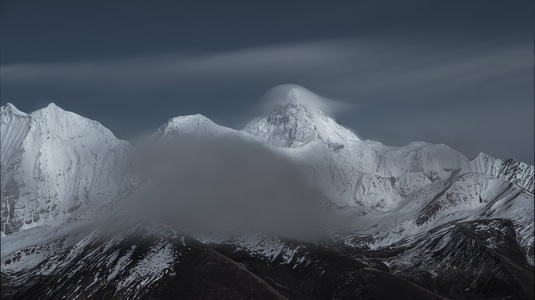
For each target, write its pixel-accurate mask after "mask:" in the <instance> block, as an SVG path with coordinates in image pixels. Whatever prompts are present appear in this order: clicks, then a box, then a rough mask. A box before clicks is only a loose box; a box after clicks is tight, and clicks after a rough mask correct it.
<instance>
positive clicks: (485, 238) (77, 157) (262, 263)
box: [0, 85, 535, 299]
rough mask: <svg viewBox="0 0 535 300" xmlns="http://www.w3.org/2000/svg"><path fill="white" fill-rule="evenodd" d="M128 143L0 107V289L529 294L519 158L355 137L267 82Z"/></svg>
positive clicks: (70, 117)
mask: <svg viewBox="0 0 535 300" xmlns="http://www.w3.org/2000/svg"><path fill="white" fill-rule="evenodd" d="M267 95H268V97H267V98H268V99H267V100H266V101H267V103H269V104H270V109H269V112H268V113H267V114H266V115H263V116H260V117H259V118H257V119H254V120H253V121H251V122H250V123H249V124H248V125H247V126H245V128H243V129H242V130H235V129H231V128H227V127H223V126H220V125H217V124H215V123H214V122H212V121H211V120H209V119H208V118H206V117H204V116H202V115H191V116H181V117H177V118H173V119H171V120H169V121H168V122H167V123H165V124H164V125H162V126H161V127H160V128H158V129H157V130H156V132H154V133H153V134H152V135H151V136H149V137H145V138H144V139H143V140H142V141H141V142H139V143H137V144H136V145H132V144H130V143H129V142H126V141H122V140H119V139H117V138H116V137H115V136H114V135H113V133H112V132H111V131H110V130H108V129H106V128H105V127H104V126H102V125H101V124H100V123H98V122H96V121H92V120H89V119H86V118H84V117H82V116H79V115H77V114H75V113H72V112H68V111H65V110H63V109H61V108H59V107H57V106H56V105H54V104H50V105H48V106H47V107H45V108H43V109H40V110H37V111H35V112H33V113H30V114H27V113H24V112H21V111H19V110H18V109H17V108H16V107H15V106H13V105H12V104H7V105H5V106H2V107H1V124H0V125H1V127H0V129H1V180H2V181H1V188H2V193H1V214H2V218H1V234H2V252H1V275H2V286H1V287H2V294H1V296H2V299H4V298H5V299H76V298H80V299H94V298H96V299H101V298H106V299H110V298H121V299H174V298H181V299H198V298H201V299H213V298H217V299H346V298H351V299H354V298H359V299H360V298H362V299H393V298H396V299H532V298H533V296H534V295H533V289H534V278H533V271H534V251H535V250H534V249H535V248H534V220H533V214H534V199H533V193H534V190H535V188H534V167H533V166H531V165H528V164H525V163H522V162H518V161H515V160H513V159H508V160H501V159H498V158H493V157H490V156H488V155H486V154H484V153H480V154H479V155H478V156H476V157H475V158H473V159H472V160H470V159H468V158H467V157H465V156H464V155H463V154H461V153H459V152H458V151H455V150H453V149H451V148H449V147H448V146H446V145H442V144H439V145H436V144H429V143H425V142H413V143H410V144H408V145H406V146H403V147H392V146H386V145H383V144H381V143H378V142H374V141H368V140H361V139H360V138H359V137H357V136H356V135H355V134H354V133H353V132H352V131H351V130H349V129H347V128H344V127H343V126H341V125H339V124H337V123H336V122H335V120H334V119H333V118H331V117H330V116H329V115H328V114H327V113H325V111H324V105H323V104H322V98H321V97H320V96H318V95H315V94H313V93H312V92H310V91H308V90H306V89H305V88H303V87H300V86H296V85H284V86H280V87H276V88H274V89H273V90H271V91H270V92H268V93H267Z"/></svg>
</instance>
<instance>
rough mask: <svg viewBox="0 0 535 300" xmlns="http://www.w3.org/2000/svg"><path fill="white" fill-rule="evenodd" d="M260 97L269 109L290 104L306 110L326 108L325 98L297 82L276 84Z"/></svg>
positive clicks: (323, 109)
mask: <svg viewBox="0 0 535 300" xmlns="http://www.w3.org/2000/svg"><path fill="white" fill-rule="evenodd" d="M262 98H263V102H264V103H265V104H266V105H267V106H268V108H269V109H273V108H276V107H278V106H283V107H287V106H288V105H292V106H294V107H295V106H301V107H303V108H304V109H306V110H309V111H316V112H317V111H325V110H327V108H328V107H327V101H328V100H327V99H325V98H323V97H321V96H319V95H316V94H314V93H313V92H311V91H309V90H308V89H306V88H304V87H302V86H300V85H297V84H283V85H279V86H276V87H274V88H272V89H270V90H269V91H267V92H266V93H265V94H264V96H263V97H262Z"/></svg>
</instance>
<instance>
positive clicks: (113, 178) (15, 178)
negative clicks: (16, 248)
mask: <svg viewBox="0 0 535 300" xmlns="http://www.w3.org/2000/svg"><path fill="white" fill-rule="evenodd" d="M1 122H2V123H1V137H2V144H1V146H2V149H1V151H2V154H1V157H2V159H1V176H2V178H1V179H2V223H1V231H2V235H5V234H11V233H13V232H16V231H18V230H22V229H28V228H32V227H35V226H39V225H44V224H61V223H63V222H65V220H67V219H69V218H70V217H71V216H72V214H73V213H74V212H75V211H78V210H81V209H83V208H86V207H87V206H88V205H89V204H90V203H94V204H97V205H100V204H105V203H108V202H109V201H111V200H112V199H114V198H115V197H117V195H118V193H119V191H120V190H121V189H122V188H123V187H124V184H125V182H124V181H125V180H126V179H125V177H124V176H123V175H124V174H122V173H123V172H122V171H123V170H122V168H123V167H125V163H126V159H127V157H128V155H129V152H130V151H131V150H132V148H131V146H130V144H129V143H127V142H124V141H121V140H119V139H117V138H116V137H115V136H114V135H113V134H112V133H111V131H109V130H108V129H107V128H105V127H104V126H102V125H101V124H100V123H98V122H96V121H92V120H89V119H86V118H84V117H81V116H79V115H77V114H74V113H72V112H68V111H65V110H63V109H61V108H59V107H57V106H56V105H54V104H50V105H48V106H47V107H45V108H43V109H40V110H37V111H35V112H33V113H31V114H25V113H22V112H20V111H18V110H17V109H16V108H15V107H14V106H13V105H12V104H7V105H6V106H3V107H2V108H1Z"/></svg>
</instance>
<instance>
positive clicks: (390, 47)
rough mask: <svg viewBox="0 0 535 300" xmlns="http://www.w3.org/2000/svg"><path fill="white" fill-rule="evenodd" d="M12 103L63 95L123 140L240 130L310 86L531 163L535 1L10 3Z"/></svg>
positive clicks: (382, 116)
mask: <svg viewBox="0 0 535 300" xmlns="http://www.w3.org/2000/svg"><path fill="white" fill-rule="evenodd" d="M0 11H1V16H0V17H1V21H0V22H1V23H0V25H1V31H0V33H1V70H0V75H1V101H2V103H6V102H12V103H13V104H15V105H16V106H17V107H18V108H19V109H21V110H23V111H26V112H30V111H33V110H35V109H38V108H41V107H43V106H45V105H46V104H47V103H48V102H55V103H56V104H58V105H59V106H60V107H63V108H64V109H67V110H70V111H74V112H76V113H78V114H81V115H83V116H86V117H89V118H92V119H95V120H98V121H100V122H101V123H103V124H104V125H105V126H107V127H108V128H110V129H111V130H112V131H113V132H114V133H115V134H116V135H117V136H118V137H120V138H124V139H131V138H133V137H135V136H137V135H138V134H140V133H144V132H151V131H153V130H155V129H156V128H157V127H158V126H159V125H161V124H163V123H164V122H165V121H167V119H169V118H171V117H175V116H179V115H186V114H192V113H202V114H204V115H206V116H207V117H209V118H211V119H212V120H214V121H215V122H217V123H219V124H222V125H226V126H230V127H234V128H241V127H242V126H243V125H245V124H246V122H247V121H249V120H250V119H251V118H252V117H254V116H255V113H257V108H258V107H259V106H260V104H259V103H258V101H259V100H258V99H259V98H260V96H261V95H262V94H263V93H264V92H265V91H266V90H268V89H269V88H271V87H273V86H276V85H279V84H284V83H295V84H300V85H303V86H305V87H307V88H308V89H310V90H312V91H314V92H316V93H318V94H320V95H323V96H325V97H328V98H331V99H335V100H339V101H342V102H346V103H347V104H349V108H348V109H346V110H345V111H344V112H343V113H338V114H336V115H335V118H336V119H337V121H338V122H339V123H341V124H343V125H345V126H347V127H349V128H351V129H353V130H354V131H355V132H356V133H357V135H358V136H359V137H361V138H363V139H373V140H378V141H380V142H382V143H385V144H389V145H404V144H407V143H409V142H411V141H420V140H424V141H427V142H433V143H444V144H447V145H449V146H450V147H452V148H455V149H457V150H460V151H461V152H463V153H464V154H465V155H467V156H468V157H469V158H471V157H473V156H475V155H476V154H477V153H479V152H480V151H483V152H486V153H488V154H490V155H492V156H495V157H499V158H509V157H512V158H515V159H518V160H521V161H525V162H528V163H531V164H533V153H534V147H533V135H534V125H533V116H534V101H533V97H534V95H533V93H534V87H533V85H534V83H533V82H534V78H533V74H534V70H533V64H534V61H533V31H534V26H533V25H534V17H533V16H534V13H535V5H534V1H527V0H525V1H522V0H518V1H514V0H503V1H492V0H481V1H452V0H448V1H433V0H425V1H399V0H391V1H371V0H366V1H365V0H362V1H357V0H354V1H350V0H345V1H319V0H317V1H313V0H312V1H262V2H261V1H211V2H209V1H124V2H121V1H42V0H33V1H27V0H18V1H10V0H7V1H2V2H1V8H0Z"/></svg>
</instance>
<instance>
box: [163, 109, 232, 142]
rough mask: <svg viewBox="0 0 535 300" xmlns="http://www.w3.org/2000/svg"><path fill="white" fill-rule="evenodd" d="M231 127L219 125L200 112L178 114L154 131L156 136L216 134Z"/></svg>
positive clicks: (228, 130)
mask: <svg viewBox="0 0 535 300" xmlns="http://www.w3.org/2000/svg"><path fill="white" fill-rule="evenodd" d="M230 131H232V129H230V128H226V127H223V126H220V125H218V124H216V123H214V122H213V121H212V120H210V119H208V118H207V117H205V116H203V115H201V114H194V115H186V116H179V117H175V118H171V119H169V121H167V123H165V124H164V125H162V126H161V127H160V128H158V130H157V131H156V132H155V133H154V135H155V136H157V137H162V136H167V135H171V136H176V135H182V134H186V135H196V134H200V135H209V136H210V135H211V136H214V135H218V134H222V133H226V132H230Z"/></svg>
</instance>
